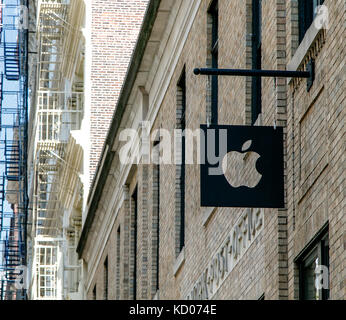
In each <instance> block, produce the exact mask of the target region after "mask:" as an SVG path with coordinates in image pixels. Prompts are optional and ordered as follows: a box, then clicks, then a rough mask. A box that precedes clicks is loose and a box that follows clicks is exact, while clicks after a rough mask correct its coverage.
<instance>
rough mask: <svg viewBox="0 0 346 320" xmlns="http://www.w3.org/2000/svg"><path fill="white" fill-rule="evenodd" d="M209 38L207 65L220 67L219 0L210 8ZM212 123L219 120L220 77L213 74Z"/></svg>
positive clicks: (211, 90)
mask: <svg viewBox="0 0 346 320" xmlns="http://www.w3.org/2000/svg"><path fill="white" fill-rule="evenodd" d="M208 38H209V55H208V56H209V60H210V61H208V62H209V63H207V65H209V66H211V67H212V68H218V64H219V63H218V60H219V52H218V50H219V48H218V46H219V5H218V1H217V0H214V1H213V2H212V3H211V5H210V7H209V10H208ZM210 95H211V101H210V103H211V106H210V108H211V110H210V112H211V115H210V117H211V119H210V120H211V123H212V124H217V122H218V77H217V76H211V86H210Z"/></svg>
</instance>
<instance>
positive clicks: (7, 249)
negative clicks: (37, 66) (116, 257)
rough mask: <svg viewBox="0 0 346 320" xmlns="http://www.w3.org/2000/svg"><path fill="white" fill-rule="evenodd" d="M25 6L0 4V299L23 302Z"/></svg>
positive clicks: (11, 0) (22, 0)
mask: <svg viewBox="0 0 346 320" xmlns="http://www.w3.org/2000/svg"><path fill="white" fill-rule="evenodd" d="M27 8H28V3H27V0H2V1H1V2H0V9H1V10H0V13H1V19H0V21H1V22H0V23H1V24H0V39H1V40H0V41H1V43H0V300H11V299H16V300H19V299H26V298H27V291H26V287H27V286H26V281H25V280H26V279H25V273H26V265H27V242H26V239H27V228H26V227H27V217H28V193H27V143H28V136H27V129H28V64H27V58H28V49H27V48H28V30H27V28H25V25H24V24H23V19H26V18H27V17H26V16H25V15H23V13H26V12H27Z"/></svg>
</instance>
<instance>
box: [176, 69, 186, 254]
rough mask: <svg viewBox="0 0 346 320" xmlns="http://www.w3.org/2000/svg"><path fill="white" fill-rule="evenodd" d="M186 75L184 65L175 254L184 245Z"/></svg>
mask: <svg viewBox="0 0 346 320" xmlns="http://www.w3.org/2000/svg"><path fill="white" fill-rule="evenodd" d="M185 114H186V75H185V67H184V69H183V71H182V74H181V76H180V79H179V81H178V84H177V118H176V121H177V124H176V126H177V129H181V132H182V136H181V143H180V148H181V159H180V160H181V164H177V166H176V243H177V254H179V253H180V251H181V250H182V249H183V247H184V245H185V136H184V134H183V133H184V130H185V126H186V119H185Z"/></svg>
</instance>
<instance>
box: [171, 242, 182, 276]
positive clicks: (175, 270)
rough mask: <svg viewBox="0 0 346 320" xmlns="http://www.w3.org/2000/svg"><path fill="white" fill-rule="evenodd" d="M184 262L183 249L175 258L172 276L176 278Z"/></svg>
mask: <svg viewBox="0 0 346 320" xmlns="http://www.w3.org/2000/svg"><path fill="white" fill-rule="evenodd" d="M184 262H185V247H184V248H183V249H181V251H180V253H179V255H178V257H177V258H176V260H175V262H174V265H173V275H174V276H175V277H176V276H177V273H178V271H179V270H180V269H181V267H182V265H183V264H184Z"/></svg>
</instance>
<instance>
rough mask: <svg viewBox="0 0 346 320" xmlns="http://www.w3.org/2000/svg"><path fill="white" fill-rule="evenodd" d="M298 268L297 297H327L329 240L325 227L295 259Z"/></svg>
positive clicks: (304, 298) (313, 298) (316, 298)
mask: <svg viewBox="0 0 346 320" xmlns="http://www.w3.org/2000/svg"><path fill="white" fill-rule="evenodd" d="M296 262H297V264H298V268H299V298H300V299H301V300H327V299H329V240H328V231H327V227H325V228H324V229H323V231H322V232H320V233H319V235H318V236H317V237H316V238H315V240H314V241H313V242H312V244H310V245H309V246H308V248H307V249H306V250H304V251H303V253H302V254H301V255H300V256H299V258H298V259H297V261H296Z"/></svg>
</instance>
